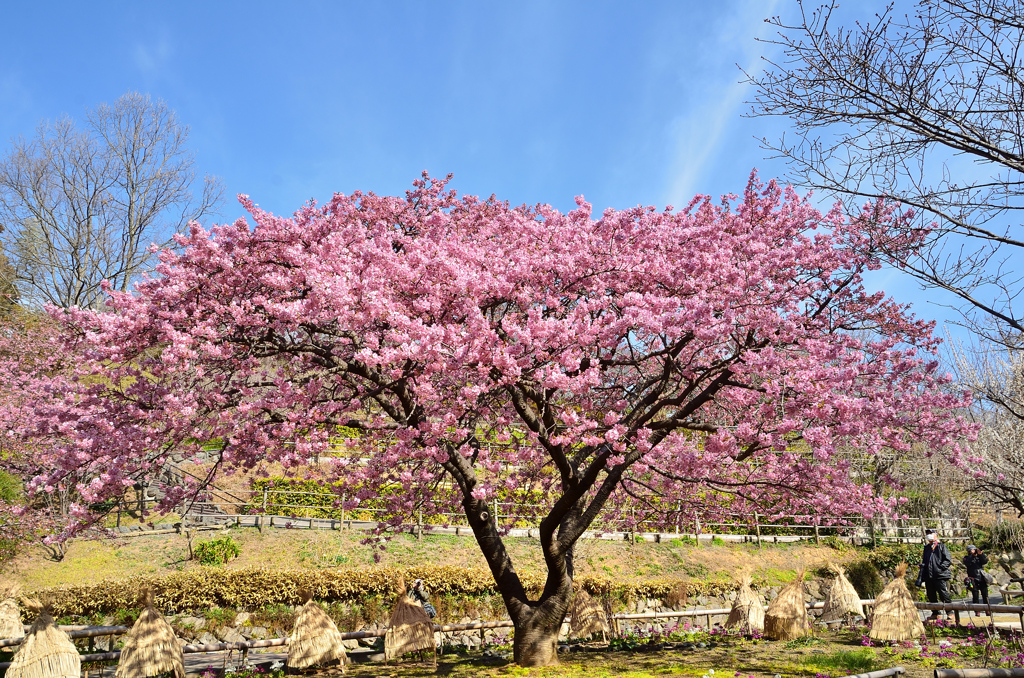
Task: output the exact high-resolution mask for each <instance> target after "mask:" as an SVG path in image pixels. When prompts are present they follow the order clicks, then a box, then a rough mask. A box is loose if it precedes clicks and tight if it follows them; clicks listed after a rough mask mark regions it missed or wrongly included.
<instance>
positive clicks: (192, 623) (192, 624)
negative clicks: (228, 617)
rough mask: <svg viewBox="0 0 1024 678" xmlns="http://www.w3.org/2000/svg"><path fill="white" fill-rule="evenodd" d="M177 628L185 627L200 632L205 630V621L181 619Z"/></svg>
mask: <svg viewBox="0 0 1024 678" xmlns="http://www.w3.org/2000/svg"><path fill="white" fill-rule="evenodd" d="M178 626H187V627H188V628H190V629H192V630H193V631H202V630H203V629H204V628H206V620H205V619H203V618H202V617H182V618H181V619H179V620H178Z"/></svg>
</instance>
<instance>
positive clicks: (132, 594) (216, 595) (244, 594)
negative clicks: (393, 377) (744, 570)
mask: <svg viewBox="0 0 1024 678" xmlns="http://www.w3.org/2000/svg"><path fill="white" fill-rule="evenodd" d="M400 576H404V577H405V579H406V581H407V582H411V581H412V580H413V579H417V578H421V579H423V581H424V583H426V585H427V587H428V588H429V589H430V591H431V592H432V593H433V595H435V596H454V597H460V596H479V595H488V594H490V595H493V594H495V593H496V591H495V588H494V580H493V579H492V578H491V573H490V572H489V571H487V570H483V569H475V568H459V567H445V566H441V567H429V566H428V567H413V568H408V569H398V568H390V567H379V568H374V569H360V570H356V569H339V570H263V569H255V568H250V569H238V570H229V569H224V568H206V567H199V568H194V569H190V570H185V571H182V572H175V573H173V574H170V575H167V576H165V577H133V578H131V579H122V580H106V581H102V582H100V583H98V584H84V585H77V586H58V587H53V588H49V589H43V590H40V591H36V592H35V594H38V595H40V596H43V597H45V598H47V599H49V600H51V601H52V602H53V608H54V613H55V615H56V616H58V617H66V616H87V615H92V614H97V613H99V614H106V613H111V612H115V611H117V610H129V609H132V608H136V607H137V606H138V603H137V601H138V599H139V594H140V592H141V590H142V589H143V588H145V587H149V588H152V590H153V592H154V593H155V594H156V595H155V598H156V605H157V607H158V608H160V609H161V610H163V611H165V612H168V613H180V612H196V611H200V610H208V609H211V608H215V607H221V608H230V609H235V610H250V611H255V610H259V609H262V608H264V607H267V606H269V605H275V604H282V603H283V604H290V605H294V604H297V603H299V602H301V601H300V599H299V592H300V591H301V590H302V589H308V590H309V591H311V592H312V593H313V595H314V597H315V598H316V599H318V600H323V601H346V602H353V603H358V602H361V601H362V600H365V599H367V598H371V597H384V598H390V597H392V596H394V594H395V592H396V591H397V588H398V578H399V577H400ZM520 577H521V578H522V580H523V584H524V585H525V586H526V587H527V589H528V590H530V591H531V592H534V593H535V594H537V593H539V592H540V590H541V587H542V585H543V580H542V579H541V576H540V575H539V574H534V573H527V574H520ZM576 581H577V583H578V584H579V585H580V586H582V588H584V589H586V590H587V591H588V592H590V593H592V594H607V595H615V596H619V597H622V598H626V599H628V598H633V597H642V598H656V599H657V598H663V597H665V596H666V595H668V593H669V592H670V591H672V590H673V589H676V588H677V587H679V585H680V584H681V583H683V582H680V581H679V580H667V579H666V580H649V581H642V582H632V583H622V582H615V581H613V580H610V579H605V578H601V577H593V576H581V577H578V578H577V580H576ZM685 586H686V589H687V593H688V594H689V595H699V594H703V595H720V594H721V593H724V592H726V591H730V590H732V589H733V588H734V585H732V584H729V583H726V582H685Z"/></svg>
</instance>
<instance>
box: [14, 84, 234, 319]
mask: <svg viewBox="0 0 1024 678" xmlns="http://www.w3.org/2000/svg"><path fill="white" fill-rule="evenodd" d="M188 134H189V130H188V127H187V126H185V125H182V124H181V123H180V122H179V121H178V118H177V116H176V115H175V113H174V111H172V110H171V109H170V108H168V107H167V105H166V104H165V103H164V102H162V101H155V102H154V101H152V100H151V99H150V98H149V96H147V95H142V94H137V93H129V94H126V95H124V96H122V97H121V98H120V99H118V100H117V101H116V102H114V104H113V105H107V104H103V105H101V106H99V107H97V108H96V109H95V110H93V111H90V112H89V114H88V116H87V118H86V124H85V126H84V129H79V128H78V126H77V125H76V124H75V122H74V121H73V120H71V119H70V118H67V117H64V118H61V119H59V120H57V121H56V122H54V123H50V122H43V123H41V124H40V125H39V128H38V129H37V132H36V135H35V137H34V138H33V139H31V140H25V139H23V138H19V139H17V140H15V141H14V142H13V148H12V149H11V150H10V152H9V153H8V154H7V155H6V156H4V157H3V158H2V159H0V243H2V244H3V246H4V249H5V250H6V253H7V256H8V258H9V260H10V265H11V267H12V268H13V270H14V277H15V282H16V283H17V288H18V291H19V292H20V293H21V297H22V301H23V303H26V304H28V305H39V304H42V303H51V304H55V305H57V306H63V307H69V306H82V307H94V306H96V305H98V304H99V303H101V302H102V299H103V293H102V290H101V288H100V284H101V282H102V281H103V280H107V281H109V283H110V285H111V287H112V288H113V289H116V290H122V291H123V290H127V289H128V286H129V284H130V283H131V281H132V280H133V279H135V278H137V277H138V276H139V274H140V273H142V272H143V271H145V270H146V269H147V267H148V266H149V265H150V264H151V262H152V254H151V252H150V251H149V245H150V244H152V243H154V242H157V243H159V244H163V243H166V242H167V241H168V239H169V237H170V235H171V234H172V233H173V232H174V231H176V230H179V229H181V228H183V227H184V226H185V225H186V224H187V223H188V222H189V221H191V220H193V219H199V218H200V217H202V216H204V215H207V214H210V213H211V212H212V211H213V210H215V209H216V207H217V205H218V204H219V203H220V199H221V194H222V187H221V185H220V183H219V182H218V181H217V180H216V179H214V178H211V177H209V176H207V177H205V179H204V180H203V182H202V189H201V191H200V192H199V195H198V196H194V195H193V192H192V186H193V184H194V183H195V181H196V175H195V159H194V156H193V154H192V153H191V152H190V151H189V150H188V148H187V145H186V144H187V141H188Z"/></svg>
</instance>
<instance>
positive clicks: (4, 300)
mask: <svg viewBox="0 0 1024 678" xmlns="http://www.w3.org/2000/svg"><path fill="white" fill-rule="evenodd" d="M14 277H15V276H14V267H13V266H11V264H10V263H9V262H8V261H7V257H6V256H4V253H3V252H2V251H0V318H4V317H6V316H7V315H8V314H10V313H11V311H13V310H14V307H15V306H16V305H17V304H18V301H19V300H20V295H19V294H18V287H17V285H16V284H15V283H14Z"/></svg>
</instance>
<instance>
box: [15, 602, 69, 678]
mask: <svg viewBox="0 0 1024 678" xmlns="http://www.w3.org/2000/svg"><path fill="white" fill-rule="evenodd" d="M27 607H28V608H29V609H30V610H32V611H33V612H35V614H36V620H35V621H34V622H33V623H32V626H31V627H30V628H29V630H28V633H27V634H25V640H23V641H22V643H21V646H20V647H19V648H18V651H17V652H15V653H14V658H13V659H12V660H11V666H10V667H9V668H8V669H7V677H6V678H79V676H81V674H82V662H81V659H79V655H78V650H76V649H75V644H74V643H72V642H71V639H70V638H69V637H68V634H66V633H64V632H63V631H61V630H60V629H58V628H57V626H56V624H54V623H53V615H52V614H51V613H50V609H49V606H48V605H43V604H42V603H40V602H39V601H37V600H32V601H28V603H27Z"/></svg>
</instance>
